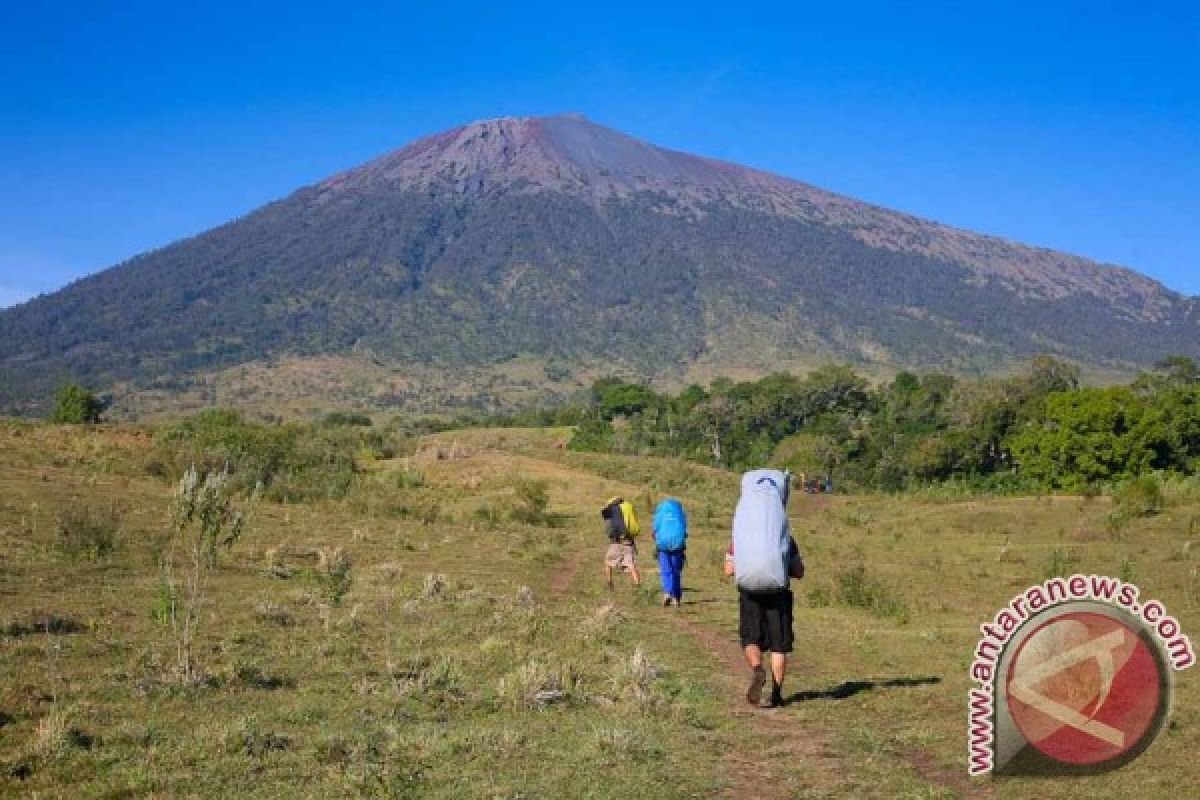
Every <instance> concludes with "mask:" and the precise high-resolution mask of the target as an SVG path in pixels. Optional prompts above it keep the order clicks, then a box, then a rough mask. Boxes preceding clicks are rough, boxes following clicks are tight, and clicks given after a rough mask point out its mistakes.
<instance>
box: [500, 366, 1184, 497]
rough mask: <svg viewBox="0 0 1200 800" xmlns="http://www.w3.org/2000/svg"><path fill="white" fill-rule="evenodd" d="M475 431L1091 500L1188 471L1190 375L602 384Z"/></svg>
mask: <svg viewBox="0 0 1200 800" xmlns="http://www.w3.org/2000/svg"><path fill="white" fill-rule="evenodd" d="M481 422H486V424H491V425H495V424H497V423H503V424H509V425H518V424H523V425H529V424H535V425H553V424H570V425H575V426H576V430H575V433H574V436H573V437H572V439H571V441H570V444H569V447H570V449H572V450H577V451H593V452H607V453H619V454H626V455H636V454H653V455H665V456H679V457H683V458H686V459H689V460H692V461H696V462H699V463H704V464H710V465H713V466H722V467H729V468H735V469H740V468H748V467H751V466H756V465H762V464H768V463H769V464H772V465H775V466H780V467H788V468H790V469H792V470H793V471H795V472H797V473H804V474H805V475H808V476H821V477H822V478H826V477H828V478H829V479H831V480H832V482H833V483H834V484H835V485H837V486H841V487H844V488H848V489H877V490H884V491H902V490H913V489H919V488H923V487H934V486H943V487H945V486H958V487H961V488H963V489H964V490H972V491H977V490H993V491H1002V492H1031V491H1044V490H1065V491H1077V492H1089V491H1104V490H1106V489H1109V488H1111V487H1112V486H1113V485H1116V484H1119V483H1122V482H1125V481H1128V480H1130V479H1133V478H1137V477H1139V476H1145V475H1147V474H1151V473H1155V472H1159V473H1163V474H1164V475H1181V476H1182V475H1193V474H1195V473H1196V471H1197V468H1198V467H1200V368H1198V367H1197V364H1196V362H1195V361H1194V360H1192V359H1191V358H1188V357H1184V356H1172V357H1169V358H1166V359H1163V360H1162V361H1160V362H1158V363H1157V364H1156V365H1155V368H1154V369H1153V370H1151V371H1148V372H1145V373H1143V374H1141V375H1139V376H1138V377H1137V378H1136V379H1134V380H1132V381H1131V382H1129V383H1127V384H1123V385H1112V386H1103V387H1101V386H1085V385H1081V383H1080V378H1079V372H1078V370H1077V369H1076V368H1075V367H1074V366H1072V365H1070V364H1068V363H1067V362H1064V361H1061V360H1058V359H1055V358H1052V357H1049V356H1036V357H1034V358H1033V359H1031V360H1030V361H1029V362H1028V363H1027V364H1026V365H1025V366H1024V368H1023V369H1021V370H1019V371H1018V372H1016V373H1015V374H1013V375H1010V376H1007V377H1002V378H987V379H981V380H964V379H958V378H955V377H953V376H950V375H946V374H940V373H928V374H916V373H913V372H900V373H899V374H897V375H896V376H895V377H894V378H892V379H891V380H890V381H887V382H884V383H881V384H878V385H871V384H870V383H869V382H868V380H867V379H866V378H865V377H863V376H861V375H859V374H858V373H856V372H855V371H854V370H853V369H851V368H850V367H848V366H843V365H836V364H831V365H827V366H824V367H821V368H819V369H817V370H814V371H812V372H810V373H808V374H807V375H804V376H797V375H792V374H787V373H778V374H774V375H769V376H767V377H764V378H762V379H760V380H756V381H747V382H741V383H735V382H733V381H730V380H728V379H717V380H715V381H713V382H712V383H711V384H710V385H709V386H708V387H701V386H697V385H692V386H688V387H687V388H685V389H683V390H682V391H680V392H679V393H677V394H669V393H660V392H656V391H654V390H653V389H651V388H650V387H648V386H646V385H642V384H638V383H629V382H625V381H622V380H619V379H615V378H605V379H602V380H599V381H596V382H595V384H594V385H593V386H592V388H591V391H590V392H589V393H588V397H587V399H586V401H584V402H581V403H576V404H572V405H568V406H564V407H561V408H557V409H550V410H542V411H538V412H531V413H527V414H519V415H515V416H511V417H507V418H503V419H496V418H489V419H487V420H486V421H481Z"/></svg>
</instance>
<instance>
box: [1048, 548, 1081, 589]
mask: <svg viewBox="0 0 1200 800" xmlns="http://www.w3.org/2000/svg"><path fill="white" fill-rule="evenodd" d="M1075 561H1076V559H1075V557H1074V556H1072V555H1071V554H1070V553H1069V552H1068V551H1066V550H1063V549H1062V548H1061V547H1056V548H1054V551H1053V552H1052V553H1051V554H1050V558H1049V560H1048V561H1047V562H1046V565H1045V566H1044V567H1043V568H1042V580H1043V581H1048V580H1050V579H1052V578H1065V577H1067V576H1069V575H1070V574H1071V572H1072V569H1071V567H1072V565H1074V563H1075Z"/></svg>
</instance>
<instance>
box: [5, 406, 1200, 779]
mask: <svg viewBox="0 0 1200 800" xmlns="http://www.w3.org/2000/svg"><path fill="white" fill-rule="evenodd" d="M568 436H569V434H568V433H567V432H565V431H561V430H537V431H521V430H502V431H488V430H475V431H467V432H450V433H443V434H438V435H435V436H429V437H425V438H423V439H421V440H420V441H418V442H416V443H415V450H414V451H413V452H412V453H411V454H410V455H407V456H405V457H401V458H394V459H390V460H367V461H364V462H363V470H364V471H363V472H362V474H361V475H360V476H359V477H358V478H357V480H356V481H355V485H354V486H353V488H352V489H351V491H350V492H349V493H347V494H346V495H345V496H343V497H340V498H338V499H325V500H316V501H311V502H306V503H297V504H286V505H285V504H276V503H270V502H266V501H261V500H252V499H248V498H239V499H238V500H237V501H236V503H237V504H238V505H239V506H240V507H241V508H242V510H244V511H245V513H246V515H247V525H246V529H245V532H244V534H243V536H242V538H241V539H240V540H239V541H238V542H237V543H236V544H235V545H234V546H233V547H232V549H230V550H229V551H228V552H222V553H221V554H220V556H219V560H218V561H217V564H216V566H215V568H214V569H213V570H212V572H211V578H210V580H209V581H208V583H207V586H206V589H205V592H204V596H203V602H202V603H201V604H200V606H199V608H198V611H199V614H198V628H197V635H196V648H195V659H196V663H197V665H198V669H197V672H196V676H197V677H196V678H195V679H194V680H191V681H182V680H180V678H179V673H178V670H177V669H176V668H175V667H176V664H177V661H178V658H177V654H178V639H177V637H176V636H175V634H174V633H173V630H172V628H171V626H170V625H169V624H168V623H167V621H166V617H165V616H164V594H163V593H164V589H163V581H162V573H161V570H160V566H159V565H160V563H161V562H162V560H163V559H164V558H170V557H171V555H172V554H173V553H175V552H176V551H175V550H173V549H172V544H171V542H172V539H171V536H170V530H171V528H170V519H171V517H170V508H171V503H172V492H173V490H174V482H173V481H172V480H170V479H168V478H167V477H164V476H163V475H162V468H161V463H160V461H161V453H160V452H159V448H160V447H161V444H160V443H158V442H156V441H155V439H154V438H153V437H152V436H151V435H150V432H148V431H145V430H139V429H135V428H130V427H120V428H100V429H92V430H85V429H74V428H66V427H52V426H45V425H34V424H27V423H17V422H11V423H0V795H3V796H13V797H18V796H19V797H41V798H49V797H63V798H68V797H69V798H75V797H108V798H118V797H163V798H167V797H263V798H267V797H291V798H295V797H314V798H316V797H447V798H448V797H455V798H461V797H483V798H518V797H523V798H538V797H597V798H600V797H620V798H631V797H643V796H646V797H649V796H653V797H660V798H668V797H712V796H722V795H724V796H731V797H732V796H739V797H767V796H772V797H813V798H815V797H879V798H893V797H920V798H940V797H959V796H988V797H996V798H1025V797H1078V798H1092V797H1139V798H1141V797H1179V796H1181V795H1180V791H1181V787H1186V786H1189V785H1195V784H1197V783H1200V764H1198V763H1197V761H1196V759H1195V758H1194V755H1193V752H1192V750H1193V746H1194V743H1195V741H1196V730H1197V725H1198V723H1200V696H1198V694H1197V688H1196V678H1195V676H1194V671H1192V672H1186V673H1183V674H1182V675H1181V676H1180V679H1179V681H1178V682H1177V684H1176V694H1175V708H1174V712H1173V716H1172V722H1171V724H1170V727H1169V729H1168V730H1167V731H1166V732H1165V733H1164V734H1163V735H1162V736H1161V737H1160V738H1159V740H1158V741H1157V742H1156V743H1155V744H1154V745H1153V746H1152V747H1151V748H1150V750H1149V751H1148V752H1147V753H1146V754H1144V755H1143V756H1142V757H1141V758H1140V759H1138V760H1137V761H1135V762H1133V763H1132V764H1130V765H1128V766H1127V767H1125V768H1124V769H1121V770H1119V771H1116V772H1113V773H1109V774H1106V775H1102V776H1097V777H1091V778H1085V779H1076V780H1051V779H1037V780H1034V779H1020V780H1012V779H1010V780H1001V781H994V782H993V781H990V780H973V781H968V780H967V779H966V770H965V717H966V702H965V698H966V692H967V689H968V676H967V668H968V665H969V662H970V659H971V654H972V650H973V648H974V644H975V641H976V640H977V638H978V625H979V624H980V623H981V622H984V621H986V620H988V619H990V618H991V616H992V615H993V613H994V612H995V611H996V609H997V608H999V607H1000V606H1001V605H1002V604H1004V603H1005V602H1006V601H1007V600H1008V598H1009V597H1011V596H1012V595H1013V594H1014V593H1015V592H1017V591H1019V590H1020V589H1023V588H1024V587H1025V586H1027V585H1029V584H1031V583H1034V582H1037V581H1040V580H1042V579H1043V578H1045V577H1046V576H1047V574H1049V573H1050V572H1051V571H1054V570H1062V569H1064V568H1066V569H1069V570H1071V571H1083V572H1100V573H1107V574H1112V575H1121V576H1123V577H1126V578H1131V579H1133V580H1135V581H1136V582H1138V583H1139V585H1141V586H1142V587H1143V589H1144V590H1145V591H1146V592H1148V593H1152V594H1154V595H1156V596H1158V597H1159V598H1161V599H1162V600H1163V601H1164V602H1165V603H1166V605H1167V607H1168V609H1169V610H1170V611H1171V612H1172V613H1173V614H1175V615H1176V616H1177V617H1178V618H1179V620H1180V621H1181V623H1182V624H1183V628H1184V631H1185V632H1190V633H1192V634H1193V635H1197V632H1200V609H1198V608H1197V603H1198V602H1200V578H1198V577H1197V574H1198V573H1197V563H1196V559H1195V553H1194V548H1193V547H1192V546H1191V541H1192V539H1193V538H1195V536H1196V534H1197V531H1200V498H1198V497H1197V496H1196V495H1195V493H1193V494H1192V495H1190V496H1189V494H1188V493H1187V492H1184V491H1176V492H1174V493H1172V494H1171V495H1170V496H1169V497H1168V501H1169V502H1168V505H1167V508H1166V510H1165V511H1164V512H1163V513H1161V514H1158V515H1155V516H1152V517H1147V518H1143V519H1134V520H1131V521H1127V522H1124V523H1120V524H1113V523H1112V522H1111V519H1112V517H1111V507H1110V503H1109V501H1108V500H1107V499H1105V498H1090V499H1089V498H1080V497H1063V496H1059V497H1049V496H1047V497H1027V498H1001V499H966V500H964V499H961V498H958V499H945V498H938V497H935V496H930V497H925V498H920V497H906V498H894V497H888V496H862V497H857V496H833V497H828V498H827V497H809V498H800V502H798V503H795V504H794V507H793V508H792V509H791V516H792V520H793V527H794V529H795V530H796V533H797V538H798V539H799V540H800V543H801V547H802V549H803V550H804V552H805V555H806V560H807V563H808V569H809V576H808V577H807V578H806V579H805V581H804V582H802V583H801V584H799V586H798V588H797V611H796V634H797V650H796V657H795V659H794V662H793V666H792V671H791V673H790V678H789V681H788V686H787V691H786V694H787V695H788V696H790V698H791V702H790V703H789V704H788V705H787V706H786V707H785V708H782V709H778V710H774V711H767V710H753V709H750V708H748V707H746V706H745V705H744V701H741V700H740V692H741V690H742V689H743V685H744V680H745V677H746V676H745V668H744V666H743V665H742V664H741V663H740V661H739V658H740V656H739V654H738V651H737V646H736V640H735V634H736V630H735V628H736V595H735V593H734V591H733V589H732V587H731V586H730V585H729V584H728V583H727V582H725V581H724V580H723V579H722V578H721V575H720V564H721V557H722V553H723V550H724V547H725V545H726V543H727V537H728V525H729V521H730V517H731V514H732V508H733V503H734V498H735V490H736V476H734V475H731V474H728V473H724V472H721V471H717V470H711V469H706V468H703V467H698V466H695V465H688V464H684V463H681V462H675V461H669V460H660V459H651V458H641V459H638V458H625V457H617V456H602V455H590V454H577V453H571V452H569V451H567V450H565V449H564V443H565V441H566V439H567V438H568ZM540 490H545V491H546V492H547V493H548V500H549V503H548V506H547V507H545V508H541V507H540V505H539V503H538V502H537V499H536V495H537V494H538V492H539V491H540ZM614 493H622V494H624V495H625V496H627V497H629V498H632V499H635V501H636V503H637V506H638V510H639V511H640V513H641V514H642V515H643V517H648V516H649V513H650V508H651V504H652V503H653V502H654V501H655V500H657V499H658V498H659V497H661V496H663V495H664V494H666V493H671V494H675V495H677V496H679V497H681V498H682V499H683V500H684V503H685V505H686V506H687V507H688V509H689V513H690V517H691V521H692V525H693V531H692V538H691V546H690V549H689V564H688V568H687V571H686V572H685V576H684V583H685V587H686V592H685V597H684V606H683V607H682V608H681V609H679V610H674V609H669V610H668V609H662V608H659V607H657V605H656V601H657V599H658V597H659V595H658V593H657V591H656V589H657V575H656V574H655V572H654V570H653V567H652V564H651V559H650V553H649V552H648V551H647V552H644V553H643V555H642V564H643V567H644V569H645V572H646V586H645V587H644V588H643V589H642V590H641V591H635V590H634V589H633V588H632V587H630V586H629V585H628V583H627V582H625V583H620V584H618V586H617V588H616V591H614V592H612V593H609V592H608V591H607V590H606V589H605V588H604V587H603V584H602V580H601V558H602V554H603V548H604V540H603V535H602V531H601V528H600V524H599V522H600V521H599V519H598V517H597V516H596V510H597V509H598V508H599V505H600V504H601V503H602V502H603V500H604V499H605V498H607V497H608V496H609V495H611V494H614ZM531 498H532V499H531Z"/></svg>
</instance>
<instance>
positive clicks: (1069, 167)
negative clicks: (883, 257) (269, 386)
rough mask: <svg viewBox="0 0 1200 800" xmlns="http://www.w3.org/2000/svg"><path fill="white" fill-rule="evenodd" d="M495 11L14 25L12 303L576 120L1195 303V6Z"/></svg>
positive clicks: (445, 5)
mask: <svg viewBox="0 0 1200 800" xmlns="http://www.w3.org/2000/svg"><path fill="white" fill-rule="evenodd" d="M504 5H505V4H501V3H494V2H493V3H486V4H473V3H458V2H450V1H444V2H439V3H423V4H417V5H415V6H414V7H411V8H409V7H406V4H404V3H396V2H388V3H353V2H346V3H341V4H338V5H329V4H311V5H310V4H306V3H304V2H291V3H278V4H274V3H254V2H250V3H247V2H241V3H237V4H227V3H221V2H210V3H204V4H195V7H196V8H197V9H203V10H185V9H183V8H182V4H172V3H161V2H153V3H146V2H136V1H135V2H124V3H121V4H103V3H78V4H75V3H57V4H52V3H44V4H33V3H30V4H16V3H9V4H6V5H5V8H4V10H2V11H0V186H3V189H4V190H3V191H0V305H6V304H11V303H14V302H18V301H20V300H22V299H24V298H26V297H28V296H31V295H33V294H37V293H39V292H45V291H50V290H53V289H55V288H57V287H59V286H62V285H63V284H65V283H67V282H69V281H70V280H72V279H74V278H76V277H78V276H80V275H83V274H87V273H89V272H93V271H96V270H98V269H102V268H104V267H107V266H111V265H112V264H115V263H117V262H119V261H121V260H123V259H125V258H128V257H129V256H132V255H134V254H136V253H139V252H142V251H144V250H147V249H150V248H153V247H157V246H160V245H163V244H166V243H168V242H171V241H173V240H175V239H178V238H180V237H183V236H188V235H192V234H195V233H198V232H200V231H203V230H205V229H207V228H209V227H212V226H214V225H217V224H220V223H221V222H224V221H226V220H228V219H230V218H232V217H235V216H237V215H240V214H243V213H245V212H247V211H249V210H251V209H253V208H255V207H257V206H259V205H261V204H262V203H264V202H267V201H269V200H272V199H274V198H277V197H279V196H281V195H284V194H286V193H288V192H290V191H291V190H293V189H295V188H297V187H299V186H302V185H304V184H307V183H310V182H312V181H314V180H317V179H319V178H321V177H323V176H325V175H328V174H330V173H333V172H336V171H338V170H341V169H344V168H346V167H349V166H353V165H355V164H357V163H360V162H362V161H364V160H366V159H368V158H370V157H372V156H375V155H378V154H379V153H382V152H385V151H387V150H391V149H393V148H395V147H398V146H400V145H402V144H404V143H405V142H407V141H409V140H411V139H413V138H415V137H417V136H421V135H423V134H426V133H431V132H434V131H437V130H441V129H444V128H447V127H451V126H453V125H456V124H460V123H462V122H467V121H470V120H473V119H479V118H484V117H494V116H505V115H529V114H547V113H558V112H564V111H578V112H583V113H585V114H587V115H588V116H589V117H591V118H592V119H594V120H596V121H598V122H600V123H603V124H606V125H610V126H612V127H615V128H619V129H621V130H624V131H626V132H628V133H631V134H633V135H635V136H639V137H642V138H646V139H649V140H651V141H654V142H656V143H658V144H662V145H666V146H669V147H673V148H676V149H681V150H687V151H692V152H696V153H700V154H704V155H710V156H715V157H719V158H726V159H730V160H733V161H738V162H742V163H745V164H749V165H752V166H756V167H760V168H764V169H768V170H771V171H774V172H778V173H781V174H784V175H789V176H793V177H796V178H800V179H802V180H806V181H808V182H810V183H814V184H817V185H819V186H823V187H825V188H829V189H832V190H835V191H839V192H842V193H845V194H848V195H851V196H854V197H858V198H862V199H865V200H868V201H872V202H875V203H879V204H882V205H885V206H890V207H893V208H898V209H902V210H905V211H909V212H912V213H915V214H919V215H921V216H926V217H930V218H933V219H937V220H940V221H943V222H947V223H950V224H954V225H958V226H961V227H965V228H969V229H973V230H978V231H983V232H987V233H994V234H998V235H1002V236H1006V237H1010V238H1013V239H1017V240H1020V241H1024V242H1028V243H1031V244H1037V245H1043V246H1047V247H1054V248H1058V249H1062V250H1068V251H1071V252H1076V253H1080V254H1083V255H1086V256H1090V257H1092V258H1095V259H1097V260H1101V261H1107V262H1113V263H1120V264H1124V265H1128V266H1131V267H1134V268H1136V269H1139V270H1141V271H1143V272H1145V273H1147V274H1149V275H1151V276H1153V277H1155V278H1157V279H1159V280H1161V281H1162V282H1163V283H1165V284H1166V285H1168V286H1169V287H1171V288H1174V289H1176V290H1179V291H1184V292H1187V293H1189V294H1200V224H1198V221H1200V11H1198V10H1196V9H1197V7H1196V6H1195V5H1192V4H1182V3H1180V4H1175V3H1104V2H1078V3H1052V2H1041V3H1020V2H1013V3H964V2H961V1H960V2H954V3H932V4H931V3H916V4H914V3H894V4H893V3H853V2H847V3H840V4H833V3H820V4H812V3H804V2H792V3H781V4H778V5H768V4H755V3H751V2H741V3H736V4H731V3H721V4H713V5H705V4H698V3H689V4H681V5H677V6H671V5H667V4H652V3H647V2H642V3H638V4H630V5H623V4H619V3H605V4H576V3H563V2H558V3H553V4H538V3H536V2H524V3H520V4H513V7H512V8H505V7H504ZM105 6H108V8H105ZM835 6H836V7H835Z"/></svg>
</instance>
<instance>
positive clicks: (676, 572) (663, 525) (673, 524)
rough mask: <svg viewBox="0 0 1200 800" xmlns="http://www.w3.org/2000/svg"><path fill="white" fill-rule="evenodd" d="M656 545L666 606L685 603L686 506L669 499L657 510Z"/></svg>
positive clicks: (664, 605) (655, 525)
mask: <svg viewBox="0 0 1200 800" xmlns="http://www.w3.org/2000/svg"><path fill="white" fill-rule="evenodd" d="M653 526H654V546H655V548H656V549H657V550H658V573H659V575H660V576H661V577H662V587H663V600H662V604H663V607H664V608H666V607H668V606H670V605H671V604H672V603H674V605H675V607H676V608H678V607H679V604H680V602H681V601H682V600H683V565H684V564H685V563H686V562H687V515H686V514H685V513H684V512H683V505H682V504H681V503H680V502H679V501H678V500H676V499H675V498H674V497H668V498H667V499H666V500H663V501H662V502H661V503H659V504H658V508H656V509H654V520H653Z"/></svg>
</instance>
